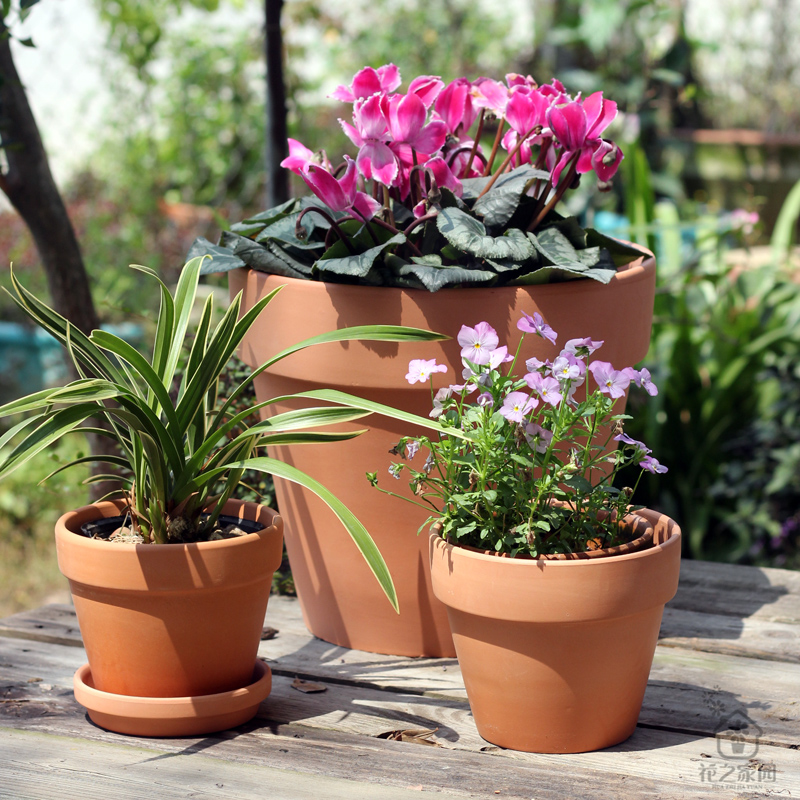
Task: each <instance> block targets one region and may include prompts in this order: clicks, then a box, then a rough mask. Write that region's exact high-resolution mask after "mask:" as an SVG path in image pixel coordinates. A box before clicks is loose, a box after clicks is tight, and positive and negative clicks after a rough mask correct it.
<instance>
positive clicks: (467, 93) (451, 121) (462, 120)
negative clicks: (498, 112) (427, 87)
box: [433, 78, 478, 137]
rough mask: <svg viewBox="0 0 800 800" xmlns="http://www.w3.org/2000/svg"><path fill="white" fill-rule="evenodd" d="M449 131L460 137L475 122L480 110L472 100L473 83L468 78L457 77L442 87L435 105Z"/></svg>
mask: <svg viewBox="0 0 800 800" xmlns="http://www.w3.org/2000/svg"><path fill="white" fill-rule="evenodd" d="M433 107H434V108H435V109H436V113H437V114H438V116H439V119H441V120H442V121H443V122H444V123H445V125H447V131H448V133H452V134H453V135H454V136H456V137H458V136H459V135H460V134H462V133H466V131H468V130H469V129H470V128H471V127H472V123H473V122H475V118H476V117H477V116H478V110H477V108H476V107H475V104H474V103H473V102H472V84H471V83H470V82H469V81H468V80H467V79H466V78H456V80H454V81H453V82H452V83H449V84H447V86H445V87H444V89H442V91H441V92H440V93H439V96H438V97H437V98H436V103H435V104H434V106H433Z"/></svg>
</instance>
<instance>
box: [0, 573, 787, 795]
mask: <svg viewBox="0 0 800 800" xmlns="http://www.w3.org/2000/svg"><path fill="white" fill-rule="evenodd" d="M266 624H267V625H268V626H271V627H273V628H276V629H277V631H278V632H277V634H276V635H275V636H274V638H272V639H268V640H265V641H264V642H262V645H261V649H260V651H259V653H260V656H261V657H263V658H264V659H265V660H266V661H267V662H268V663H269V665H270V666H271V667H272V671H273V676H274V683H273V690H272V694H271V696H270V697H269V698H268V699H267V700H266V701H265V702H264V704H263V705H262V707H261V709H260V712H259V715H258V717H257V718H256V719H255V720H254V721H253V722H252V723H250V724H248V725H246V726H243V727H241V728H238V729H236V730H232V731H228V732H226V733H223V734H219V735H216V736H211V737H207V738H201V737H198V738H193V739H166V740H164V739H137V738H133V737H126V736H119V735H116V734H112V733H108V732H106V731H104V730H101V729H99V728H97V727H95V726H94V725H92V724H91V723H90V722H89V721H88V719H87V718H86V716H85V714H84V711H83V709H82V708H81V707H80V706H78V705H77V704H76V703H75V700H74V698H73V695H72V689H71V687H72V674H73V672H74V671H75V669H76V668H77V667H78V666H79V665H80V664H82V663H84V661H85V654H84V651H83V648H82V646H81V640H80V636H79V632H78V629H77V625H76V621H75V616H74V614H73V612H72V609H71V607H70V606H67V605H50V606H45V607H44V608H40V609H37V610H35V611H31V612H25V613H22V614H17V615H15V616H13V617H9V618H8V619H5V620H2V621H0V756H1V757H0V798H9V799H10V798H13V800H27V799H28V798H35V800H50V798H58V800H69V799H70V798H80V800H94V799H95V798H97V800H100V798H102V800H109V799H113V800H129V799H136V800H138V799H139V798H142V799H146V800H164V799H165V798H166V799H169V798H181V800H185V798H225V799H226V800H230V798H259V800H262V799H263V798H271V799H274V798H282V799H284V800H306V798H308V799H309V800H312V799H313V800H338V799H339V798H343V799H344V798H346V799H347V800H361V799H362V798H363V799H364V800H407V799H408V798H424V797H428V796H433V795H434V794H436V795H437V796H438V797H442V795H444V796H445V797H447V796H452V797H480V798H490V797H501V798H519V799H520V800H531V799H532V798H535V800H545V799H546V798H569V799H570V800H572V798H580V800H590V799H593V798H598V800H600V799H602V800H608V798H615V800H619V799H620V798H636V799H637V800H638V798H659V799H660V800H668V799H669V798H712V797H713V798H717V797H719V798H749V797H764V796H775V797H780V798H789V797H800V751H799V750H798V748H799V747H800V698H798V695H800V643H799V642H798V633H800V573H798V572H791V571H786V570H775V569H755V568H749V567H737V566H729V565H721V564H711V563H700V562H684V564H683V570H682V575H681V585H680V590H679V592H678V595H677V597H676V598H675V600H674V601H673V602H672V603H670V605H669V606H668V608H667V610H666V612H665V615H664V622H663V626H662V631H661V640H660V643H659V646H658V650H657V652H656V656H655V661H654V664H653V669H652V673H651V676H650V683H649V685H648V689H647V695H646V697H645V701H644V708H643V709H642V714H641V718H640V720H639V727H638V728H637V730H636V733H635V734H634V735H633V736H632V737H631V738H630V739H629V740H628V741H627V742H625V743H623V744H621V745H619V746H617V747H612V748H609V749H608V750H603V751H601V752H597V753H587V754H582V755H564V756H555V755H536V754H527V753H515V752H512V751H506V750H500V749H499V748H497V747H493V746H491V745H489V744H488V743H487V742H485V741H483V740H482V739H481V738H480V737H479V736H478V734H477V732H476V730H475V726H474V724H473V722H472V718H471V716H470V711H469V705H468V703H467V700H466V696H465V693H464V688H463V683H462V680H461V674H460V671H459V668H458V663H457V662H456V661H455V660H454V659H409V658H395V657H389V656H377V655H374V654H370V653H363V652H358V651H353V650H345V649H343V648H340V647H336V646H334V645H330V644H327V643H326V642H322V641H320V640H318V639H315V638H313V637H312V636H310V635H309V634H308V632H307V631H306V629H305V627H304V625H303V622H302V618H301V615H300V609H299V606H298V604H297V601H296V600H294V599H291V598H287V597H273V598H272V599H271V600H270V606H269V610H268V612H267V620H266ZM295 682H297V683H298V684H300V688H296V687H295V686H294V684H295ZM309 683H311V684H315V686H313V685H312V686H308V685H307V684H309ZM302 688H305V689H309V688H311V689H314V688H316V689H318V690H320V689H321V690H322V691H315V692H311V693H307V692H304V691H301V689H302ZM736 726H738V727H739V728H741V727H742V726H746V727H745V728H744V729H743V730H740V731H739V732H738V733H737V731H736V730H733V728H734V727H736ZM400 731H407V732H408V731H410V733H405V734H402V733H397V732H400ZM419 731H430V733H429V734H425V733H422V734H420V733H414V732H419ZM394 737H400V738H399V739H397V738H394Z"/></svg>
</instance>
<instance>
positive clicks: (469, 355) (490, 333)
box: [457, 322, 500, 365]
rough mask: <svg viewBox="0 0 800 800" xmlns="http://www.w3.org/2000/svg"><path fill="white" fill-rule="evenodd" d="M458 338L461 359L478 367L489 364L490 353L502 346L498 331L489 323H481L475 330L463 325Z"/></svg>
mask: <svg viewBox="0 0 800 800" xmlns="http://www.w3.org/2000/svg"><path fill="white" fill-rule="evenodd" d="M457 338H458V343H459V344H460V345H461V358H464V359H466V360H467V361H470V362H472V363H473V364H478V365H482V364H488V363H489V357H490V353H491V352H492V350H494V349H495V348H496V347H497V345H498V344H500V339H499V338H498V336H497V331H496V330H495V329H494V328H493V327H492V326H491V325H490V324H489V323H488V322H479V323H478V324H477V325H476V326H475V327H474V328H470V327H468V326H467V325H462V326H461V330H460V331H459V332H458V337H457Z"/></svg>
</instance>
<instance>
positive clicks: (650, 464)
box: [639, 456, 668, 474]
mask: <svg viewBox="0 0 800 800" xmlns="http://www.w3.org/2000/svg"><path fill="white" fill-rule="evenodd" d="M639 466H640V467H641V468H642V469H646V470H647V471H648V472H652V473H653V474H655V473H658V474H663V473H665V472H668V470H667V468H666V467H665V466H664V465H663V464H659V463H658V460H657V459H655V458H653V456H645V457H644V458H643V459H642V460H641V461H640V462H639Z"/></svg>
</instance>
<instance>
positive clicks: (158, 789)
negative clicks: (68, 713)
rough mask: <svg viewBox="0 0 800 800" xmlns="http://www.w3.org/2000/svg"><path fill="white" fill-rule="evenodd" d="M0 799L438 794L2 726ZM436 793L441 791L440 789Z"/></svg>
mask: <svg viewBox="0 0 800 800" xmlns="http://www.w3.org/2000/svg"><path fill="white" fill-rule="evenodd" d="M0 746H1V747H2V752H3V758H2V759H0V798H8V800H42V798H46V797H58V798H60V799H61V800H71V799H72V798H74V800H107V798H109V797H114V798H117V799H118V800H152V798H153V797H157V798H159V800H162V798H163V799H164V800H171V799H172V798H174V799H175V800H187V798H215V797H216V798H225V800H229V799H230V798H237V800H263V798H264V797H270V798H276V800H278V798H285V800H320V798H326V800H328V799H330V800H418V799H419V798H421V797H422V798H424V797H430V798H433V797H434V794H433V793H432V792H427V791H421V790H419V789H416V790H415V789H411V788H402V787H399V786H387V785H380V784H378V783H377V782H375V781H374V780H369V779H368V778H366V777H365V778H361V779H360V780H349V779H347V778H343V777H329V776H323V775H319V774H309V773H305V772H300V771H295V770H290V769H286V768H284V769H279V768H276V767H271V766H264V765H255V764H247V763H242V762H241V761H225V760H222V759H219V758H210V757H208V756H206V755H203V754H201V753H197V752H194V753H191V754H190V755H184V754H181V753H168V754H165V753H163V752H162V751H160V750H156V749H151V748H146V747H141V746H135V745H131V744H129V743H127V742H126V741H125V740H124V739H123V737H119V741H117V742H115V743H113V744H111V743H98V742H91V741H83V740H79V739H74V738H69V739H65V738H62V737H55V736H48V735H44V734H41V733H35V732H20V731H9V730H0ZM437 796H439V797H440V796H441V795H439V794H438V793H437Z"/></svg>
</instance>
